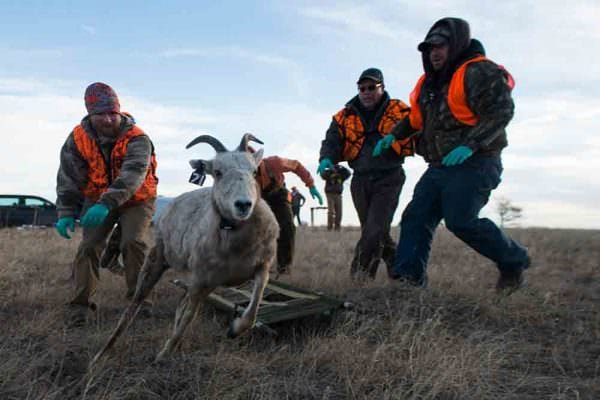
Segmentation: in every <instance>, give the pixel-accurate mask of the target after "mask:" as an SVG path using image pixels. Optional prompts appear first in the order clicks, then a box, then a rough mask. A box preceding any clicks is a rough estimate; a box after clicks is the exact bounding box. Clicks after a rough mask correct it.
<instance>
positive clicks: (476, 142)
mask: <svg viewBox="0 0 600 400" xmlns="http://www.w3.org/2000/svg"><path fill="white" fill-rule="evenodd" d="M440 31H442V32H443V33H444V36H446V37H447V39H448V46H449V51H448V60H447V61H446V64H445V66H444V68H443V69H442V70H440V71H435V70H434V69H433V66H432V64H431V61H430V60H429V51H428V48H427V46H425V48H424V49H423V51H422V61H423V69H424V71H425V80H424V82H423V86H422V88H421V91H420V95H419V98H418V105H419V108H420V110H421V113H422V116H423V128H422V131H421V133H420V134H419V135H418V136H417V153H419V154H421V155H422V156H423V157H424V158H425V160H426V161H428V162H429V163H433V164H438V163H440V162H441V160H442V159H443V157H444V156H445V155H446V154H448V153H449V152H450V151H452V150H453V149H455V148H456V147H458V146H461V145H464V146H468V147H470V148H471V149H472V150H473V151H474V152H475V153H479V154H488V155H499V154H500V152H501V150H502V149H503V148H504V147H506V146H507V144H508V142H507V139H506V131H505V127H506V125H507V124H508V123H509V121H510V120H511V119H512V116H513V112H514V104H513V101H512V98H511V94H510V87H509V86H508V84H507V80H506V75H505V72H504V70H503V69H502V68H501V67H499V66H498V65H496V64H495V63H493V62H491V61H480V62H474V63H471V64H469V65H468V66H467V67H466V71H465V75H464V78H465V83H464V86H465V87H464V91H465V94H466V100H467V104H468V106H469V108H470V109H471V110H472V112H473V113H474V114H475V115H476V116H477V123H476V124H475V125H472V126H470V125H467V124H465V123H462V122H460V121H459V120H457V119H456V117H455V116H454V115H453V113H452V111H451V110H450V106H449V104H448V89H449V83H450V81H451V79H452V76H453V74H454V73H455V72H456V70H457V69H458V68H459V67H460V66H461V65H462V64H463V63H465V62H466V61H468V60H470V59H473V58H475V57H478V56H484V55H485V49H484V47H483V45H482V44H481V42H479V41H478V40H477V39H471V37H470V30H469V25H468V23H467V22H466V21H464V20H462V19H459V18H443V19H441V20H439V21H437V22H436V23H435V24H434V25H433V26H432V27H431V29H430V30H429V32H428V33H427V36H426V39H427V37H428V36H429V35H431V33H432V32H440Z"/></svg>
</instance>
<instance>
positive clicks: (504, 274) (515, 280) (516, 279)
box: [496, 256, 531, 294]
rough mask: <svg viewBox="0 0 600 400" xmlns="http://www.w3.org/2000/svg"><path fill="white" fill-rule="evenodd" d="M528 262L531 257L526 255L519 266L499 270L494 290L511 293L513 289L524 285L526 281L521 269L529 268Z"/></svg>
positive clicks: (529, 262)
mask: <svg viewBox="0 0 600 400" xmlns="http://www.w3.org/2000/svg"><path fill="white" fill-rule="evenodd" d="M530 264H531V259H530V258H529V256H528V257H527V261H526V262H525V264H523V265H522V266H521V267H519V268H516V269H513V270H509V271H502V270H501V271H500V277H499V278H498V282H496V291H497V292H499V293H504V294H511V293H512V292H514V291H515V290H517V289H520V288H522V287H523V286H525V283H526V282H525V277H524V276H523V271H525V270H526V269H527V268H529V266H530Z"/></svg>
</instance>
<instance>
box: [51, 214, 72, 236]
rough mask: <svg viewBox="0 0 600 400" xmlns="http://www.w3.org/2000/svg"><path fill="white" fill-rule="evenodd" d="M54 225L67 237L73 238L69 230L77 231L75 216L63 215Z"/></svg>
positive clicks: (60, 233)
mask: <svg viewBox="0 0 600 400" xmlns="http://www.w3.org/2000/svg"><path fill="white" fill-rule="evenodd" d="M54 227H55V228H56V230H57V231H58V234H59V235H60V236H62V237H64V238H65V239H71V236H69V233H68V231H71V232H75V218H73V217H62V218H60V219H59V220H58V221H56V224H55V225H54Z"/></svg>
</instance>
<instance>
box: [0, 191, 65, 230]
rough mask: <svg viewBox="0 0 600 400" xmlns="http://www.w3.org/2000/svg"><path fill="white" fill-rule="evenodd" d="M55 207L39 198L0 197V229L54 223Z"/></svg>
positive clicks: (23, 196)
mask: <svg viewBox="0 0 600 400" xmlns="http://www.w3.org/2000/svg"><path fill="white" fill-rule="evenodd" d="M56 215H57V214H56V205H54V203H52V202H51V201H49V200H46V199H44V198H43V197H39V196H29V195H23V194H2V195H0V228H2V227H7V226H22V225H38V226H40V225H42V226H52V225H54V223H55V222H56V218H57V216H56Z"/></svg>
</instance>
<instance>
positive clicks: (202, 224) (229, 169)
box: [92, 134, 279, 365]
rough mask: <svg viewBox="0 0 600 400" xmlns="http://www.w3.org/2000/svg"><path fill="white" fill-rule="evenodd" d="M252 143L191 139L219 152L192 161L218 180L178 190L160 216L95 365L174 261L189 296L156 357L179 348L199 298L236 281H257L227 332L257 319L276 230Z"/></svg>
mask: <svg viewBox="0 0 600 400" xmlns="http://www.w3.org/2000/svg"><path fill="white" fill-rule="evenodd" d="M248 141H255V142H257V143H261V144H262V142H261V141H260V140H258V139H257V138H255V137H254V136H253V135H251V134H245V135H244V136H243V137H242V140H241V142H240V144H239V146H238V147H237V149H236V150H234V151H228V150H227V149H226V148H225V146H224V145H223V144H222V143H221V142H220V141H219V140H218V139H216V138H214V137H212V136H209V135H202V136H199V137H197V138H196V139H194V140H193V141H192V142H190V143H189V144H188V145H187V147H186V148H190V147H191V146H194V145H195V144H198V143H208V144H209V145H211V146H212V147H213V148H214V149H215V150H216V152H217V154H216V156H215V158H214V159H212V160H192V161H190V164H191V166H192V167H193V168H194V169H195V170H196V171H201V172H202V171H203V172H205V173H206V174H209V175H211V176H212V177H213V179H214V184H213V186H212V187H207V188H201V189H198V190H194V191H191V192H187V193H184V194H182V195H180V196H179V197H177V198H175V199H174V200H173V201H172V202H171V203H170V204H169V205H168V206H167V208H166V209H165V211H164V212H163V214H162V215H161V216H160V217H159V219H158V221H157V223H156V225H155V236H156V238H155V239H156V244H155V246H154V247H153V248H152V249H151V250H150V252H149V254H148V256H147V257H146V261H145V263H144V266H143V268H142V271H141V272H140V276H139V279H138V283H137V290H136V293H135V295H134V298H133V300H132V302H131V304H130V305H129V306H128V308H127V309H126V310H125V312H124V313H123V316H122V317H121V319H120V320H119V323H118V325H117V327H116V328H115V330H114V331H113V333H112V335H111V337H110V338H109V340H108V341H107V343H106V344H105V346H104V347H103V348H102V350H100V351H99V352H98V354H96V356H95V357H94V359H93V360H92V365H93V364H94V363H95V362H96V361H98V360H99V359H100V358H101V357H102V356H103V354H104V353H105V352H106V351H108V350H109V349H110V348H111V347H112V346H113V344H114V343H115V341H116V340H117V338H118V337H119V336H120V335H121V333H122V332H123V331H124V330H125V329H126V328H127V326H129V324H131V322H132V321H133V319H134V318H135V316H136V314H137V312H138V311H139V309H140V307H141V305H142V302H143V301H144V299H145V298H146V297H147V296H148V295H149V293H150V291H151V290H152V288H153V287H154V286H155V285H156V283H157V282H158V281H159V279H160V278H161V276H162V274H163V272H164V271H165V270H167V269H168V268H170V267H172V268H175V269H177V270H183V271H189V272H190V274H189V275H190V278H189V281H187V282H184V281H181V280H178V281H176V282H175V283H176V284H177V285H179V286H181V287H184V288H185V289H186V294H185V296H184V297H183V298H182V300H181V301H180V303H179V305H178V307H177V311H176V313H175V324H174V327H173V332H172V334H171V336H170V337H169V339H168V340H167V341H166V343H165V345H164V346H163V348H162V350H161V351H160V352H159V353H158V356H157V357H156V359H157V361H158V360H160V359H162V358H164V357H165V356H167V355H168V354H169V353H171V352H172V351H173V350H174V349H175V348H176V347H177V345H178V343H179V342H180V340H181V337H182V335H183V333H184V331H185V329H186V327H187V326H188V325H189V323H190V322H191V321H192V320H193V319H194V317H195V316H196V314H197V313H198V310H199V308H200V306H201V304H202V303H203V302H204V300H205V299H206V297H207V296H208V295H209V294H210V293H211V292H212V291H213V290H214V289H215V288H217V287H218V286H235V285H240V284H242V283H244V282H246V281H248V280H250V279H254V290H253V293H252V299H251V301H250V303H249V304H248V306H247V308H246V309H245V310H244V312H243V314H242V315H241V316H240V317H238V318H235V319H234V320H233V321H232V322H231V325H230V326H229V330H228V336H230V337H236V336H238V335H240V334H241V333H243V332H244V331H246V330H247V329H249V328H251V327H252V326H253V325H254V323H255V321H256V314H257V311H258V305H259V302H260V301H261V299H262V295H263V291H264V289H265V286H266V285H267V282H268V280H269V270H270V268H271V266H272V265H273V263H274V262H275V255H276V247H277V237H278V232H279V228H278V226H277V220H276V219H275V216H274V215H273V213H272V212H271V210H270V208H269V206H268V205H267V203H266V202H265V201H264V200H262V198H261V193H260V190H259V188H258V185H257V183H256V179H255V176H256V172H257V168H258V165H259V164H260V162H261V160H262V156H263V151H262V149H261V150H259V151H257V152H255V153H250V152H249V151H248Z"/></svg>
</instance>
